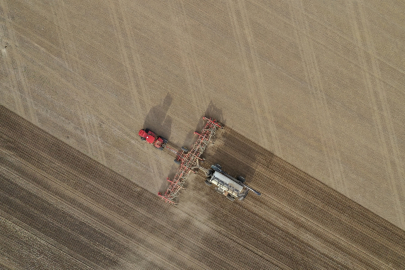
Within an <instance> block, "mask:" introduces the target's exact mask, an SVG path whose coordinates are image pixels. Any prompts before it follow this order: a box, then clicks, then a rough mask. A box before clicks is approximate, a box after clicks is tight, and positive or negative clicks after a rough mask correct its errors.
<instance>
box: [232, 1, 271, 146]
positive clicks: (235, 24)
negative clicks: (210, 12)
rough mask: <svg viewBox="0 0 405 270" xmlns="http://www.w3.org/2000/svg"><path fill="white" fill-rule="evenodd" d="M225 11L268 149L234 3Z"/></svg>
mask: <svg viewBox="0 0 405 270" xmlns="http://www.w3.org/2000/svg"><path fill="white" fill-rule="evenodd" d="M227 10H228V13H229V18H230V20H231V24H232V30H233V33H234V38H235V41H236V45H237V48H238V50H239V55H240V58H239V59H240V61H241V65H242V67H243V70H244V75H245V79H246V80H245V81H246V84H247V87H246V88H247V90H248V91H249V93H250V95H249V96H250V97H251V98H250V103H251V104H252V107H253V108H252V109H253V111H254V113H255V115H256V117H254V118H255V122H256V126H257V127H258V129H259V131H260V132H259V134H260V138H261V141H262V142H263V143H264V145H266V146H267V147H269V142H268V140H267V137H266V136H264V134H265V133H266V130H265V129H264V125H263V122H262V117H261V116H262V113H261V109H262V107H261V106H260V101H259V99H258V98H257V97H256V93H255V89H256V88H257V87H256V84H255V81H256V80H255V79H257V78H255V76H254V74H253V73H254V72H255V71H254V70H253V71H251V70H250V65H249V59H248V56H247V52H246V50H245V49H244V46H243V43H244V40H243V39H244V38H243V34H242V33H241V31H240V30H239V29H240V28H239V25H238V21H237V18H236V16H237V15H236V8H235V6H234V3H233V2H232V1H227ZM247 38H248V37H247ZM248 45H250V47H248V50H249V51H251V50H253V48H252V47H251V46H252V44H249V43H248ZM250 56H251V57H252V58H253V55H250Z"/></svg>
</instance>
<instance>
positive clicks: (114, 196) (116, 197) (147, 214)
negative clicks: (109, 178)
mask: <svg viewBox="0 0 405 270" xmlns="http://www.w3.org/2000/svg"><path fill="white" fill-rule="evenodd" d="M59 165H60V164H59ZM27 166H28V165H27ZM60 166H61V165H60ZM62 166H63V165H62ZM64 169H65V170H66V168H64ZM66 171H68V170H66ZM70 173H74V172H73V171H70ZM79 177H80V176H79ZM81 180H84V179H81ZM85 181H86V180H85ZM93 186H97V184H95V185H94V184H93ZM98 188H99V189H100V187H99V186H98ZM100 190H104V193H105V194H107V195H108V196H109V197H113V198H114V199H116V200H119V201H120V202H121V203H122V204H124V205H125V204H126V205H128V206H130V207H131V208H133V210H135V209H136V210H135V211H137V212H141V213H142V214H143V215H144V216H148V217H149V219H151V220H155V222H158V223H159V224H161V225H162V223H161V222H159V221H157V220H156V219H154V216H152V215H151V214H149V213H147V212H144V211H141V210H140V209H137V208H136V207H135V206H134V205H133V204H132V203H131V204H128V203H126V202H124V201H122V200H121V198H120V197H119V196H118V195H116V194H113V195H111V192H108V191H107V192H106V190H105V188H101V189H100ZM83 200H85V199H83ZM103 207H105V206H103ZM163 227H165V226H163ZM166 227H167V226H166ZM183 238H185V239H188V237H185V235H183ZM160 245H162V243H160ZM190 261H193V260H192V259H191V260H190ZM194 263H195V264H197V265H198V263H196V262H195V261H194Z"/></svg>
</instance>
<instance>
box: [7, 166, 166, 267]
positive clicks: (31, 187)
mask: <svg viewBox="0 0 405 270" xmlns="http://www.w3.org/2000/svg"><path fill="white" fill-rule="evenodd" d="M20 162H21V161H20ZM22 163H23V162H22ZM24 166H25V167H31V170H33V171H34V170H35V169H36V167H32V166H30V164H24ZM6 170H7V169H6ZM37 173H38V174H40V175H42V176H43V177H44V178H46V179H48V181H51V182H54V183H56V182H55V181H54V180H52V179H54V177H52V176H50V175H48V174H46V175H45V174H44V173H43V172H39V171H38V172H37ZM10 174H13V175H15V176H16V177H17V178H21V177H20V176H19V175H17V174H15V173H13V172H11V171H10ZM20 182H21V183H20V184H18V185H19V186H20V187H22V186H24V189H26V190H27V191H28V192H30V193H32V194H35V195H36V196H39V197H40V198H41V199H43V200H45V201H46V202H48V203H50V204H52V205H61V204H63V205H64V207H63V208H62V210H63V211H64V212H65V213H66V214H68V215H70V216H73V217H74V218H76V219H77V220H79V221H81V222H84V223H86V224H87V225H89V224H92V225H97V226H92V228H93V229H94V230H95V231H97V232H100V233H101V234H105V235H108V236H111V238H112V239H117V238H118V239H119V243H120V244H121V245H123V246H126V248H128V249H129V250H130V251H131V252H132V253H134V249H133V248H131V247H130V246H129V245H127V242H128V241H130V242H131V243H132V244H133V245H135V246H137V247H138V248H141V249H143V250H144V251H143V252H145V251H146V252H149V253H153V254H154V256H155V258H159V259H161V260H162V262H161V263H160V265H162V266H163V265H170V262H169V261H167V260H165V259H164V258H162V257H161V256H159V254H158V253H156V252H153V251H151V250H150V249H148V248H147V247H144V246H142V245H141V244H139V243H137V242H135V241H134V240H131V239H128V235H125V236H124V235H123V233H122V232H119V231H118V230H116V229H114V228H112V227H111V226H109V225H105V224H104V223H102V222H101V221H99V220H98V219H97V218H93V217H91V216H88V213H86V212H84V211H83V210H81V209H78V208H76V207H75V206H74V205H72V204H71V203H69V202H68V201H66V200H64V199H62V198H58V197H57V196H54V195H53V194H52V193H51V192H49V191H46V190H44V189H43V187H42V186H37V185H36V184H32V183H28V182H26V181H25V180H24V179H23V178H21V179H20ZM23 182H24V184H23V185H22V183H23ZM16 184H17V183H16ZM55 186H56V184H55ZM22 188H23V187H22ZM41 189H42V190H41ZM39 190H41V191H39ZM65 190H67V191H68V192H69V193H70V194H71V195H70V197H71V198H73V197H76V198H79V199H81V200H82V201H87V202H90V201H89V200H86V199H84V198H83V197H81V196H78V195H76V194H75V193H74V191H75V190H74V189H71V187H69V186H66V185H65ZM38 191H39V192H38ZM38 194H42V195H38ZM73 194H75V195H73ZM72 195H73V196H72ZM67 196H69V195H67ZM45 198H46V199H45ZM88 205H92V206H93V207H95V204H94V203H93V204H91V203H90V204H88ZM69 208H70V209H69ZM98 208H100V209H103V212H107V213H110V215H111V213H114V212H112V211H110V210H108V209H106V208H105V207H104V206H101V207H98ZM68 210H69V211H68ZM33 211H36V210H33ZM115 216H116V215H115ZM44 217H45V218H46V219H48V220H49V218H48V217H46V216H44ZM84 217H85V218H84ZM115 218H117V216H116V217H115ZM118 220H120V221H121V223H124V224H125V222H123V219H122V218H120V216H118ZM50 222H51V223H54V224H60V225H61V226H59V227H62V228H64V229H65V230H67V231H69V232H71V233H72V231H71V230H70V229H69V228H68V227H66V226H64V225H63V224H62V223H58V222H57V221H55V222H53V221H50ZM126 225H128V224H126ZM130 227H134V226H133V225H132V226H130ZM136 231H138V232H139V231H140V230H139V229H137V230H136ZM72 234H73V233H72ZM74 234H75V235H77V236H80V238H82V239H88V238H84V237H83V236H81V235H80V234H76V233H74ZM143 234H144V235H148V237H147V239H153V237H150V235H149V233H146V232H145V231H143ZM90 241H94V240H91V239H90V240H89V242H90ZM84 242H86V241H84ZM95 242H96V243H95V246H98V247H99V248H100V250H108V253H109V254H110V255H111V254H112V253H114V255H115V256H111V257H114V258H119V259H120V260H121V259H123V258H124V259H125V257H121V256H119V255H121V254H118V253H116V252H115V251H113V250H110V249H109V248H107V247H106V248H104V245H103V244H102V243H99V242H98V241H97V240H95ZM124 243H125V244H124ZM93 244H94V243H93ZM159 244H161V243H159ZM135 250H136V249H135ZM135 254H136V252H135ZM139 255H142V254H139ZM143 255H145V254H143ZM146 257H147V256H144V258H146ZM127 262H128V261H127ZM172 266H173V265H172ZM173 268H174V266H173Z"/></svg>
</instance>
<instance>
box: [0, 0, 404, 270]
mask: <svg viewBox="0 0 405 270" xmlns="http://www.w3.org/2000/svg"><path fill="white" fill-rule="evenodd" d="M404 13H405V3H404V2H403V1H399V0H387V1H376V0H369V1H365V0H348V1H321V0H289V1H273V0H266V1H259V0H255V1H248V0H245V1H242V0H241V1H180V0H175V1H155V0H151V1H128V0H118V1H107V0H103V1H95V0H86V1H79V0H55V1H46V0H28V1H26V0H0V51H1V52H0V105H3V106H5V107H6V108H8V109H10V110H11V111H13V112H15V113H16V114H18V115H20V116H22V117H23V118H25V119H26V120H28V121H29V122H31V123H33V124H34V125H35V126H37V127H40V128H41V129H43V130H44V131H46V132H48V133H50V134H51V135H53V136H55V137H56V138H58V139H59V140H61V141H63V142H65V143H66V144H67V145H69V146H71V147H73V148H74V149H77V150H79V151H80V152H81V153H84V154H85V155H87V156H88V157H90V158H91V159H94V160H95V161H97V162H99V163H100V164H102V165H104V166H106V168H109V169H111V170H112V171H114V172H116V173H118V174H119V175H121V176H123V177H125V178H126V179H129V180H131V181H132V182H133V183H134V184H136V185H139V186H140V187H142V188H144V189H146V190H147V191H150V192H151V194H149V195H143V196H151V198H155V197H154V196H153V194H156V192H157V191H158V190H161V189H162V188H164V185H165V182H164V179H165V178H166V176H167V175H172V174H173V172H174V170H175V169H176V167H175V166H174V165H173V163H172V158H170V157H168V155H167V154H166V153H162V152H157V151H154V149H152V147H148V146H147V145H144V144H142V143H141V142H140V141H139V140H138V138H137V131H138V130H139V128H140V127H149V128H151V129H153V130H154V131H155V132H157V133H158V134H161V135H162V136H165V137H167V138H168V139H169V140H170V141H171V142H172V143H173V144H174V145H177V146H181V145H190V144H191V142H192V141H193V138H192V132H193V131H194V130H195V129H196V128H197V127H198V126H199V125H201V122H200V119H201V116H203V115H204V114H207V115H208V116H211V117H215V118H217V119H219V120H221V121H222V122H224V123H225V125H226V126H227V127H229V128H230V130H232V131H233V132H234V133H235V134H238V136H243V137H246V138H249V139H250V140H252V141H254V142H255V143H256V144H257V147H262V148H260V149H261V150H260V151H270V152H271V153H272V155H274V157H275V159H277V160H280V161H282V162H286V164H292V165H293V166H294V168H296V169H294V170H298V171H300V172H305V175H310V176H312V177H313V178H315V179H318V180H319V181H321V182H322V183H324V184H325V185H326V186H328V187H331V188H332V189H334V190H336V191H337V192H339V193H340V194H343V195H344V196H346V197H347V198H349V199H351V200H353V201H354V202H356V203H358V204H359V205H361V206H363V207H365V208H366V209H368V210H370V211H371V212H372V213H375V214H376V215H378V216H380V217H382V218H384V219H385V220H387V221H389V222H390V223H392V224H393V225H395V226H397V227H398V228H400V229H402V230H403V229H405V181H404V180H405V126H404V123H405V106H404V104H405V91H404V85H405V76H404V75H405V74H404V73H405V45H404V44H405V19H404V18H405V17H404V16H403V14H404ZM30 143H33V142H30ZM224 145H226V143H224ZM255 147H256V146H255ZM212 149H215V148H212ZM210 151H211V150H210ZM212 151H214V150H212ZM220 151H222V150H220ZM223 151H228V150H227V149H226V148H225V149H224V150H223ZM229 151H230V150H229ZM260 151H259V152H260ZM238 153H239V152H237V151H235V152H232V151H231V152H230V154H231V155H232V156H236V155H238ZM214 154H215V155H214ZM259 156H260V155H259ZM212 157H221V155H219V154H217V153H213V154H212ZM16 162H17V161H16ZM233 162H236V163H237V161H235V160H233ZM248 162H249V163H248V165H247V167H243V166H242V167H241V168H245V169H246V170H248V171H247V172H246V173H258V171H260V169H257V166H259V167H260V160H256V159H254V162H252V161H248ZM255 162H258V163H257V164H256V163H255ZM270 164H272V163H270ZM95 166H96V165H95ZM97 166H99V165H97ZM274 166H276V164H274ZM288 166H290V165H288ZM252 168H254V169H252ZM249 170H250V171H249ZM117 177H118V176H117ZM271 179H272V180H269V181H276V180H275V179H274V178H271ZM311 179H312V178H311ZM190 183H199V182H198V181H196V182H190ZM316 183H317V182H316ZM189 189H190V190H191V189H192V187H190V188H189ZM195 189H196V190H195V192H188V193H187V192H185V195H184V200H188V197H187V196H191V194H200V196H198V198H199V199H200V200H202V199H203V198H206V199H207V198H212V197H211V196H215V195H217V194H212V195H211V192H208V191H207V192H206V193H199V192H201V191H199V188H198V187H195ZM287 189H288V190H290V187H287ZM31 192H32V194H34V195H35V196H37V195H38V194H36V193H35V192H36V191H34V190H32V191H31ZM38 192H40V191H39V190H38ZM143 192H144V190H143ZM280 192H281V191H280ZM286 192H287V191H286ZM308 192H309V191H308ZM328 192H331V191H328ZM140 193H141V192H140ZM287 193H288V192H287ZM203 194H204V195H203ZM280 194H283V193H280ZM328 194H329V193H328ZM334 194H335V193H334ZM336 194H338V193H336ZM275 195H277V194H275ZM305 196H309V197H308V198H306V197H304V199H308V200H309V201H310V200H311V198H312V197H311V196H312V195H310V194H306V195H305ZM314 196H315V195H314ZM316 196H318V197H317V198H314V200H315V199H320V198H323V199H325V200H326V199H327V198H324V197H323V196H321V194H320V193H319V194H318V193H317V194H316ZM336 196H340V195H336ZM253 198H254V197H253V196H251V199H252V200H253ZM263 198H265V197H263ZM283 198H284V197H283ZM285 198H286V199H287V198H289V197H288V196H287V195H286V196H285ZM339 198H340V197H339ZM280 199H281V198H279V199H276V197H274V198H273V200H275V201H277V202H278V203H281V202H280V201H279V200H280ZM263 200H264V199H263ZM269 200H270V199H269ZM148 201H149V200H148ZM310 202H314V201H310ZM55 203H56V202H55ZM157 203H158V202H157ZM291 203H293V202H291ZM324 203H326V202H324ZM159 205H160V204H159ZM180 205H182V206H179V209H180V207H186V206H185V205H189V203H187V204H180ZM237 205H239V204H237ZM244 205H248V203H246V204H244ZM354 205H357V204H354ZM54 207H56V206H54ZM190 207H191V206H190ZM229 207H239V206H233V205H232V206H229ZM240 207H242V204H241V205H240ZM246 207H247V206H246ZM279 207H280V209H284V208H285V209H284V211H287V210H288V209H290V208H289V207H291V205H289V204H287V202H285V203H283V204H280V205H279ZM306 207H310V206H306ZM162 209H165V211H174V210H167V209H170V208H166V207H163V208H162ZM225 209H227V208H226V207H225ZM248 209H249V210H254V208H253V207H252V208H248ZM362 209H363V208H362ZM304 210H305V209H304ZM304 210H303V211H304ZM162 211H163V210H162ZM175 211H180V210H178V209H177V210H175ZM182 211H183V210H181V211H180V212H181V213H185V212H182ZM184 211H186V210H184ZM280 211H281V210H280ZM362 211H363V210H362ZM180 212H179V213H180ZM367 213H368V212H367ZM1 217H2V219H3V221H4V222H5V223H2V224H6V223H7V222H9V223H7V224H8V225H7V224H6V225H4V226H9V227H7V228H9V229H10V228H11V230H12V228H13V226H12V224H16V223H13V220H12V217H10V216H3V215H1ZM272 217H273V218H276V217H275V216H272ZM351 218H353V219H354V220H356V222H357V221H359V219H357V218H355V217H351ZM10 222H11V223H10ZM266 222H267V221H266ZM268 222H270V221H268ZM273 222H276V221H273ZM379 222H380V221H379ZM152 223H153V222H152ZM44 224H45V223H44ZM292 224H296V222H295V221H294V222H292ZM18 226H22V225H21V224H20V225H18ZM150 226H153V225H150ZM193 226H194V225H193ZM251 226H255V225H251ZM325 226H326V225H325ZM290 229H291V230H292V231H291V232H293V235H294V236H295V237H296V235H297V234H300V230H299V228H295V229H293V228H290ZM334 230H335V229H331V234H334V233H335V232H334ZM336 230H338V229H336ZM371 235H372V234H371ZM24 237H25V236H24ZM27 237H28V236H27ZM29 237H33V236H29ZM78 237H79V236H78ZM35 239H37V240H35V241H37V242H36V243H38V245H40V244H39V243H42V242H41V241H44V240H42V238H41V237H37V238H35ZM122 239H123V240H122V241H127V240H124V239H125V237H124V238H122ZM117 241H118V240H117ZM120 241H121V240H120ZM184 241H187V240H184ZM269 241H270V240H269ZM19 243H20V245H21V247H24V248H25V250H26V252H27V254H28V253H29V252H30V251H32V249H31V247H29V246H26V245H24V243H30V242H29V241H28V242H19ZM313 245H315V243H313ZM331 246H333V243H332V244H331ZM0 247H1V248H3V246H0ZM18 247H19V246H18V245H17V244H15V246H10V249H11V250H16V249H17V248H18ZM50 252H51V251H50ZM52 252H53V251H52ZM58 252H59V251H58ZM267 253H268V252H267ZM97 254H98V253H97ZM128 254H129V255H128V258H132V257H131V256H132V255H131V253H128ZM264 254H266V252H265V253H264ZM27 256H28V255H27ZM30 256H36V255H35V254H34V253H32V254H31V255H30ZM49 256H51V255H49ZM52 256H59V255H52ZM60 256H62V255H60ZM258 256H259V255H258ZM260 256H264V255H263V254H261V255H260ZM307 256H309V255H308V254H307ZM62 257H63V256H62ZM111 257H112V258H114V256H113V255H111ZM304 257H305V256H304ZM133 258H136V256H135V255H134V257H133ZM4 260H5V259H4ZM196 260H197V261H199V259H196ZM197 261H196V262H197ZM360 261H361V260H360ZM302 264H303V265H305V263H304V262H302ZM111 265H114V263H111ZM129 265H130V264H129ZM191 265H192V264H191ZM207 265H208V264H207ZM209 266H211V267H213V268H215V265H209ZM374 266H376V265H374ZM38 267H39V266H38ZM72 267H73V266H72ZM78 267H79V268H80V267H81V266H80V265H78ZM320 267H321V268H323V267H324V266H322V265H321V266H320ZM11 268H12V267H11Z"/></svg>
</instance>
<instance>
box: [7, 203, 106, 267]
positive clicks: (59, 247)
mask: <svg viewBox="0 0 405 270" xmlns="http://www.w3.org/2000/svg"><path fill="white" fill-rule="evenodd" d="M0 219H4V220H6V221H8V222H10V223H12V224H14V225H15V226H18V228H20V229H21V230H24V231H25V232H26V233H27V234H30V235H32V236H33V237H34V238H36V240H37V241H39V242H41V243H43V244H44V245H46V246H49V247H50V249H52V247H53V248H54V249H53V250H56V252H60V253H63V254H65V255H67V256H69V257H70V258H72V259H73V260H74V261H76V262H79V263H81V264H83V265H85V266H87V267H88V268H91V269H101V268H99V266H98V265H97V264H95V263H93V262H92V261H90V260H88V259H86V258H85V257H83V256H81V255H79V254H78V253H75V252H74V251H72V250H71V249H69V248H67V247H65V246H64V245H62V244H60V243H58V242H57V241H55V240H53V239H52V238H50V237H48V236H46V235H44V234H42V233H41V232H39V231H37V230H35V229H34V230H32V227H30V226H29V225H27V224H25V223H24V222H22V221H20V220H19V219H17V218H15V217H13V216H11V215H10V214H8V213H6V212H4V211H3V210H2V209H0ZM30 229H31V230H30ZM73 253H74V254H73ZM78 257H79V258H78Z"/></svg>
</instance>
